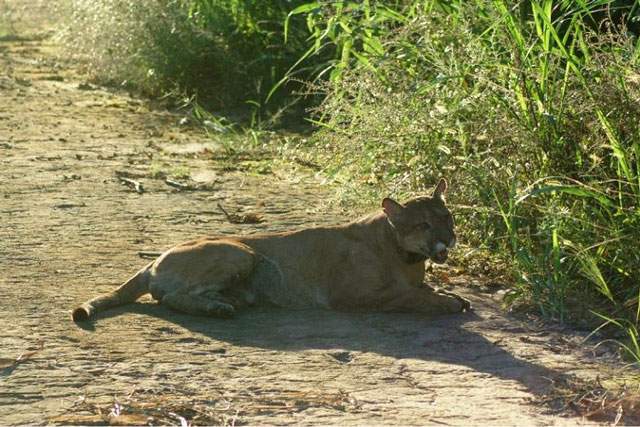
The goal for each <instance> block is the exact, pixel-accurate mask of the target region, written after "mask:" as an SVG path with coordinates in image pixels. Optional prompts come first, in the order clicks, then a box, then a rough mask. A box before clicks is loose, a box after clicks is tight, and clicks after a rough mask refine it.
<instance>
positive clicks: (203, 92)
mask: <svg viewBox="0 0 640 427" xmlns="http://www.w3.org/2000/svg"><path fill="white" fill-rule="evenodd" d="M295 5H296V1H286V0H280V1H273V2H268V3H265V2H262V1H259V0H244V1H240V0H236V1H222V0H182V1H177V0H174V1H170V0H153V1H149V2H132V1H127V0H92V1H88V0H69V1H68V2H67V9H68V11H67V13H66V16H68V18H67V21H66V22H65V27H64V29H63V31H62V39H63V40H64V41H65V44H66V45H67V46H68V47H69V49H70V51H71V52H73V53H76V54H78V55H82V56H84V57H85V58H86V59H87V69H88V72H89V73H90V75H91V76H92V77H93V78H94V79H95V80H96V81H98V82H100V83H106V84H111V85H117V86H120V85H122V86H126V87H129V88H132V89H136V90H140V91H141V92H143V93H144V94H146V95H150V96H163V95H165V94H166V93H168V92H176V93H179V94H182V93H183V92H186V94H187V95H189V96H190V95H194V94H195V95H197V96H198V101H199V102H200V103H202V104H204V105H206V106H208V107H209V108H217V109H220V108H224V109H226V110H230V109H233V108H237V107H243V108H246V107H247V104H246V103H247V101H248V102H250V104H251V105H253V106H256V107H258V108H264V102H265V99H266V96H267V94H268V92H269V90H270V89H271V87H272V86H273V85H274V84H275V83H276V82H277V81H278V79H279V78H280V76H281V75H283V74H284V73H285V71H286V70H287V69H288V68H289V67H290V66H291V65H292V64H293V63H294V62H295V61H296V60H297V59H298V57H299V55H300V52H301V51H302V39H300V38H297V37H295V36H293V37H290V38H289V40H288V43H286V44H285V43H284V37H283V25H284V20H285V17H286V15H287V13H288V11H289V8H290V7H294V6H295ZM301 25H304V22H302V20H301V19H293V21H292V22H291V27H292V29H294V30H296V31H294V33H296V34H298V33H300V31H297V28H298V27H299V26H301ZM279 95H280V98H278V99H275V100H274V102H273V104H274V108H275V107H277V106H280V105H283V104H285V103H286V102H287V101H288V100H290V98H289V97H288V95H289V92H288V91H282V92H281V93H279Z"/></svg>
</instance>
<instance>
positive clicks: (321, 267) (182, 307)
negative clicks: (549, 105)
mask: <svg viewBox="0 0 640 427" xmlns="http://www.w3.org/2000/svg"><path fill="white" fill-rule="evenodd" d="M445 190H446V182H445V181H444V180H441V181H440V183H439V184H438V186H437V187H436V189H435V191H434V192H433V194H432V195H431V196H424V197H416V198H413V199H409V200H406V201H405V202H403V203H397V202H395V201H393V200H391V199H385V200H384V201H383V203H382V207H383V209H382V211H379V212H375V213H372V214H370V215H367V216H365V217H363V218H361V219H358V220H356V221H353V222H350V223H347V224H343V225H338V226H333V227H315V228H308V229H303V230H300V231H294V232H285V233H278V234H266V235H254V236H229V237H219V238H210V239H200V240H195V241H191V242H187V243H183V244H180V245H178V246H175V247H173V248H171V249H169V250H168V251H167V252H165V253H164V254H163V255H161V256H160V257H159V258H158V259H156V260H155V261H154V262H152V263H151V264H149V265H148V266H147V267H145V268H144V269H142V270H141V271H140V272H139V273H138V274H136V275H135V276H133V277H132V278H131V279H129V280H128V281H127V282H126V283H125V284H123V285H122V286H121V287H120V288H118V289H116V290H115V291H113V292H111V293H109V294H107V295H105V296H102V297H98V298H95V299H93V300H91V301H89V302H87V303H85V304H83V305H81V306H79V307H77V308H76V309H75V310H74V311H73V319H74V320H75V321H81V320H86V319H88V318H89V317H90V316H91V315H93V314H94V313H96V312H98V311H100V310H103V309H106V308H109V307H113V306H115V305H120V304H124V303H127V302H131V301H134V300H135V299H137V298H138V297H140V296H141V295H143V294H144V293H147V292H151V294H152V295H153V297H154V298H155V299H157V300H158V301H160V302H161V303H162V304H164V305H166V306H168V307H170V308H172V309H175V310H178V311H182V312H185V313H190V314H199V315H211V316H216V317H230V316H232V315H233V314H234V313H235V312H236V310H238V309H242V308H244V307H247V306H250V305H273V306H280V307H299V308H302V307H324V308H332V309H338V310H349V311H396V312H408V311H411V312H422V313H428V314H433V315H435V314H442V313H453V312H459V311H462V310H464V309H468V308H470V304H469V302H468V301H466V300H465V299H463V298H461V297H458V296H456V295H452V294H445V293H438V292H435V291H434V290H433V289H432V288H430V287H429V286H427V285H425V284H424V283H423V279H424V273H425V263H424V261H425V259H427V258H430V259H431V260H432V261H433V262H437V263H442V262H445V261H446V258H447V252H446V249H445V248H449V247H453V246H454V245H455V234H454V232H453V219H452V217H451V214H450V213H449V211H448V209H447V208H446V207H445V204H444V201H445V200H444V192H445Z"/></svg>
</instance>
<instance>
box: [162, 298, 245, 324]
mask: <svg viewBox="0 0 640 427" xmlns="http://www.w3.org/2000/svg"><path fill="white" fill-rule="evenodd" d="M162 304H163V305H166V306H167V307H169V308H171V309H173V310H176V311H180V312H182V313H186V314H195V315H198V316H213V317H220V318H223V319H227V318H231V317H233V315H234V314H235V313H236V309H235V307H234V306H233V305H232V304H230V302H229V301H227V300H226V299H225V298H223V297H221V296H220V297H217V298H216V297H214V295H213V293H212V292H207V293H206V294H205V295H191V294H183V293H181V292H180V291H177V292H171V293H168V294H165V295H164V297H163V298H162Z"/></svg>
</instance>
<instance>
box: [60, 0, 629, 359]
mask: <svg viewBox="0 0 640 427" xmlns="http://www.w3.org/2000/svg"><path fill="white" fill-rule="evenodd" d="M63 4H64V6H65V7H68V8H69V10H70V12H69V13H68V16H69V19H68V21H67V22H66V23H65V30H64V31H63V39H64V40H65V42H66V43H67V45H68V46H69V47H70V48H71V49H72V50H73V51H76V52H78V53H82V54H83V55H85V56H86V58H87V71H88V72H89V73H90V74H91V75H92V76H93V77H94V78H95V79H96V80H98V81H100V82H103V83H110V84H114V85H119V86H125V87H128V88H135V89H137V90H139V91H141V92H143V93H146V94H148V95H151V96H156V97H158V96H165V95H166V94H169V93H171V94H173V95H174V96H178V97H182V98H188V99H191V100H194V99H195V101H196V102H197V103H198V105H199V106H200V107H198V108H196V109H195V111H196V112H197V114H196V115H197V116H198V117H208V118H211V117H213V116H212V115H211V112H212V111H215V112H216V114H223V115H224V114H233V112H234V111H237V110H238V109H243V111H249V112H250V113H249V114H248V115H247V116H248V117H249V120H247V121H245V124H244V126H245V127H247V128H249V129H250V130H253V131H255V130H256V129H259V128H262V127H264V126H267V125H270V126H277V125H278V124H279V125H283V124H284V125H287V124H290V123H293V122H294V119H297V120H299V121H306V122H309V123H312V124H313V125H314V126H315V127H314V133H313V135H312V136H310V137H305V138H297V137H290V136H289V137H284V136H283V137H281V138H279V139H274V138H271V139H269V140H268V141H269V143H270V144H273V147H272V148H273V149H274V152H275V151H276V150H279V151H280V152H282V151H287V152H290V151H292V150H294V151H296V152H297V153H300V155H299V157H300V158H304V159H309V162H310V163H313V164H316V165H323V166H322V169H323V174H324V175H325V176H327V177H328V178H331V179H334V180H336V181H337V182H339V183H340V185H341V186H342V187H343V188H349V189H351V190H353V194H358V195H363V194H365V195H368V196H370V197H373V196H376V197H378V196H379V195H382V194H388V193H394V194H396V195H398V194H400V195H402V194H408V193H410V192H415V191H419V190H421V189H423V188H425V187H430V186H431V184H432V183H434V182H436V181H437V179H438V178H439V177H441V176H446V177H448V178H449V180H450V181H451V185H452V188H454V189H455V190H454V191H453V192H452V193H451V200H450V203H452V204H453V206H455V210H456V212H458V223H459V224H458V229H459V231H460V233H461V234H462V237H463V238H462V239H461V240H464V241H465V242H466V244H467V245H468V246H469V247H472V248H478V252H479V253H482V254H484V256H486V257H488V258H490V259H491V260H492V263H494V264H496V265H498V264H499V265H501V266H502V268H503V270H504V271H505V272H507V273H508V274H509V275H510V277H511V278H512V284H513V292H512V293H511V294H510V296H509V300H508V301H507V302H508V303H517V304H519V305H524V306H526V307H530V308H535V309H536V310H537V311H538V312H540V313H541V314H542V315H544V316H547V317H549V318H551V319H554V320H556V321H559V322H569V323H572V324H578V325H583V326H588V327H591V328H592V329H594V328H596V327H597V326H598V325H601V327H602V328H603V329H604V330H605V331H607V336H610V337H613V338H614V339H617V340H618V341H619V342H620V343H622V345H623V346H624V348H625V349H626V350H627V352H626V353H627V355H628V356H630V358H631V360H633V361H635V362H638V363H640V343H639V341H638V340H639V339H640V337H639V336H638V322H639V320H640V299H639V297H640V174H639V170H640V127H639V123H640V50H639V49H638V35H639V32H638V30H639V29H640V22H638V20H639V19H640V10H638V9H639V7H638V4H637V2H635V1H621V0H576V1H566V0H565V1H562V0H556V1H552V0H529V1H524V0H523V1H520V2H507V1H503V0H491V1H488V0H487V1H481V0H476V1H462V0H403V1H400V0H397V1H390V2H380V1H378V2H376V1H329V0H323V1H319V2H308V1H286V0H280V1H271V2H263V1H258V0H253V1H252V0H245V1H239V0H238V1H218V0H182V1H168V0H164V1H163V0H155V1H152V2H126V1H123V0H98V1H95V0H94V1H90V2H89V1H85V0H68V1H67V2H64V3H63ZM206 111H209V113H207V112H206ZM253 135H254V136H255V135H256V133H255V132H253ZM254 140H255V139H254ZM259 142H260V143H263V141H259ZM459 262H464V261H463V260H460V261H459Z"/></svg>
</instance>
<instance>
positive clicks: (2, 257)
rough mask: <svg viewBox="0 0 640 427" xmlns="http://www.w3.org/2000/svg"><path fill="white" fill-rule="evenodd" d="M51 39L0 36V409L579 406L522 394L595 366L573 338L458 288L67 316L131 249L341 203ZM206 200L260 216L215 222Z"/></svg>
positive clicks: (495, 411)
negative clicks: (70, 58) (157, 104)
mask: <svg viewBox="0 0 640 427" xmlns="http://www.w3.org/2000/svg"><path fill="white" fill-rule="evenodd" d="M58 53H59V51H58V48H57V46H56V45H55V44H54V43H52V42H51V41H47V40H38V39H34V40H29V39H24V40H20V39H19V38H8V39H7V40H4V41H2V42H0V243H1V245H0V272H1V274H0V283H1V288H0V289H1V292H0V324H1V325H2V328H1V329H0V342H1V343H2V346H1V348H0V357H2V358H3V359H2V370H1V371H0V372H1V374H0V384H1V385H2V386H1V387H0V424H78V423H79V424H94V423H100V422H103V423H104V422H105V420H107V421H110V422H112V423H116V424H118V423H120V424H144V423H147V422H152V423H156V424H157V423H173V424H176V425H180V424H181V422H183V423H189V422H193V423H196V424H212V423H225V424H236V425H241V424H252V425H258V424H260V425H264V424H271V425H272V424H278V425H290V424H302V425H328V424H333V425H374V424H375V425H576V424H589V423H591V421H589V420H586V419H583V418H580V417H577V416H575V415H572V413H571V412H569V411H567V410H565V411H562V405H561V404H556V405H554V404H539V403H536V402H541V401H544V400H545V399H544V398H543V397H544V396H545V395H546V394H547V393H549V391H550V390H551V385H552V384H554V383H556V384H557V383H559V382H562V381H564V380H566V379H568V378H571V377H572V376H577V377H579V378H593V377H595V376H596V375H597V373H598V369H600V366H601V365H600V363H602V358H601V359H596V358H594V357H592V356H590V347H589V345H588V344H587V345H585V346H582V347H580V346H578V343H580V341H581V340H582V338H583V336H582V335H577V334H568V335H567V334H563V333H560V332H558V331H554V330H550V329H548V328H543V327H539V326H535V325H533V324H525V323H522V322H520V321H517V320H514V319H513V318H511V317H509V316H508V315H506V314H504V313H502V312H501V311H500V310H499V300H498V299H497V298H493V297H492V296H491V295H490V294H482V293H476V292H472V291H470V290H469V289H470V288H466V287H460V286H458V287H457V289H456V290H457V291H460V292H462V293H464V294H465V295H466V296H468V298H470V299H471V300H472V301H473V303H474V304H475V307H476V311H475V312H474V313H466V314H460V315H453V316H446V317H441V318H437V319H429V318H425V317H423V316H419V315H397V314H394V315H362V314H344V313H333V312H325V311H294V312H287V311H283V310H253V311H248V312H246V313H244V314H242V315H240V316H238V318H236V319H235V320H230V321H222V320H214V319H207V318H199V317H190V316H186V315H180V314H176V313H173V312H170V311H168V310H167V309H165V308H164V307H162V306H160V305H157V304H155V303H153V302H152V301H151V300H150V299H144V300H143V301H141V302H140V303H137V304H132V305H130V306H126V307H123V308H121V309H117V310H113V311H110V312H108V313H105V315H103V316H100V317H99V318H98V320H96V321H95V322H93V323H91V324H90V325H88V326H86V327H79V326H78V325H75V324H74V323H73V322H72V321H71V316H70V309H71V308H72V306H73V305H74V304H76V303H79V302H81V301H83V300H85V299H87V298H88V297H92V296H95V295H97V294H99V293H102V292H106V291H108V290H110V289H112V288H113V287H114V286H116V285H118V284H119V283H120V282H121V281H123V280H124V279H126V278H127V277H128V276H129V275H130V274H131V273H133V272H134V271H136V270H137V269H138V268H139V267H141V266H142V265H143V264H144V263H145V261H144V260H141V259H140V258H139V257H138V251H143V250H163V249H166V248H168V247H169V246H171V245H172V244H175V243H177V242H180V241H183V240H185V239H188V238H193V237H198V236H202V235H212V234H226V233H254V232H262V231H265V230H273V231H277V230H285V229H291V228H298V227H301V226H306V225H313V224H326V223H334V222H336V221H341V220H343V219H345V216H346V215H344V214H341V213H339V212H334V211H331V210H330V209H329V208H328V207H327V206H326V204H325V203H323V199H324V197H325V196H326V194H327V193H326V192H327V191H328V190H327V189H323V188H320V187H319V186H318V185H316V184H314V183H313V181H312V180H310V179H305V178H304V174H302V173H300V174H293V175H291V174H289V175H287V176H280V175H279V174H278V173H277V171H276V172H274V171H271V172H269V171H268V170H266V171H265V169H264V168H262V167H255V162H254V163H251V162H244V163H240V164H237V163H236V164H230V163H229V162H228V161H223V160H216V158H218V157H219V156H216V153H217V152H219V150H220V148H219V144H218V143H217V142H216V140H215V139H211V138H209V139H207V138H205V137H204V136H203V135H201V134H199V133H197V132H195V131H189V130H188V129H185V128H183V127H180V125H179V120H180V118H181V117H180V116H176V115H172V114H169V113H166V112H162V111H151V110H149V109H148V108H147V106H146V104H145V102H142V101H140V100H137V99H132V98H130V97H127V96H125V95H123V94H119V93H115V92H109V91H107V90H104V89H100V88H95V87H93V86H90V85H87V84H85V81H84V80H82V77H81V76H79V75H77V74H76V73H75V72H74V71H73V67H72V66H69V65H68V64H66V63H65V62H61V61H60V60H59V59H58V58H57V56H56V55H57V54H58ZM61 64H62V65H61ZM258 166H260V165H258ZM267 169H268V168H267ZM265 172H267V173H265ZM167 174H168V175H169V176H171V175H173V176H175V177H176V178H175V179H176V180H177V181H180V182H183V183H186V184H188V185H190V188H184V189H182V191H180V189H178V188H176V187H173V186H170V185H167V184H166V183H165V182H164V180H163V179H162V177H163V176H165V175H167ZM121 178H127V179H129V180H132V181H137V182H140V183H141V184H142V185H143V189H144V192H142V193H139V192H137V191H136V188H135V187H134V186H131V185H126V182H125V181H123V180H122V179H121ZM217 203H220V204H221V205H223V206H224V207H225V208H226V209H227V210H228V211H230V212H241V213H242V212H244V213H247V212H258V213H260V214H261V215H262V216H263V219H264V221H263V222H262V223H258V224H232V223H230V222H229V221H227V218H226V217H225V216H224V215H223V214H222V212H221V211H220V210H219V209H218V208H217ZM453 279H454V281H458V282H466V281H468V280H470V279H468V278H461V277H453ZM465 289H466V290H465ZM34 351H35V352H34ZM19 355H22V359H21V360H18V361H14V359H15V358H16V357H18V356H19ZM556 403H557V402H556ZM149 417H151V418H149ZM608 421H612V419H611V420H608Z"/></svg>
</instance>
